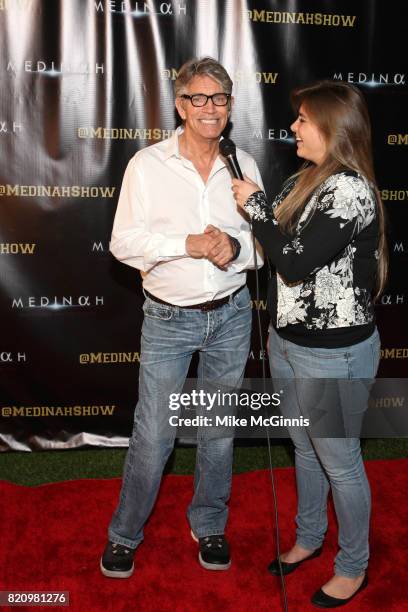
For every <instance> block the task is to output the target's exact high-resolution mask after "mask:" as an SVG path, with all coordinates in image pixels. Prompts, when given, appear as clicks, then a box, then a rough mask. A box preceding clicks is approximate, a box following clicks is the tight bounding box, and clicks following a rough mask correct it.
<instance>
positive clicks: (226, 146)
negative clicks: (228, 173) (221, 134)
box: [220, 138, 237, 157]
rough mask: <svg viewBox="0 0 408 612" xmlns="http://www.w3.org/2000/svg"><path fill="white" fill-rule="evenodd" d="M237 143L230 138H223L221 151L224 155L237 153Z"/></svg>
mask: <svg viewBox="0 0 408 612" xmlns="http://www.w3.org/2000/svg"><path fill="white" fill-rule="evenodd" d="M236 150H237V148H236V146H235V143H234V142H233V141H232V140H231V139H230V138H223V139H222V140H221V142H220V152H221V155H223V156H224V157H228V155H235V153H236Z"/></svg>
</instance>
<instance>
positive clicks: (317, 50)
mask: <svg viewBox="0 0 408 612" xmlns="http://www.w3.org/2000/svg"><path fill="white" fill-rule="evenodd" d="M403 23H404V20H403V19H402V16H401V15H400V14H399V12H398V10H397V7H396V6H394V4H393V3H389V2H383V1H382V0H378V1H377V0H358V1H356V2H343V1H341V0H252V1H251V0H247V1H246V0H174V1H173V0H172V1H169V2H160V1H156V0H149V1H147V2H140V1H138V2H135V1H134V0H124V1H122V0H110V1H108V0H0V86H1V87H0V195H1V203H0V326H1V333H0V377H1V380H0V418H1V430H0V447H1V449H2V450H9V449H16V450H18V449H20V450H35V449H46V448H70V447H79V446H81V445H84V444H93V445H110V446H117V445H125V444H126V442H127V436H129V435H130V431H131V427H132V421H133V409H134V405H135V402H136V400H137V391H138V389H137V381H138V367H139V359H140V328H141V323H142V303H143V299H144V298H143V294H142V291H141V280H140V276H139V274H138V272H137V271H135V270H134V269H133V268H130V267H127V266H125V265H123V264H120V263H118V262H116V261H115V260H114V259H113V257H112V256H111V255H110V253H109V239H110V233H111V228H112V222H113V217H114V213H115V208H116V205H117V200H118V196H119V190H120V185H121V180H122V176H123V172H124V170H125V167H126V164H127V162H128V160H129V159H130V157H132V156H133V155H134V153H135V152H136V151H138V150H139V149H141V148H144V147H146V146H149V145H150V144H153V143H155V142H157V141H159V140H161V139H164V138H167V137H168V136H169V135H171V134H172V133H173V131H174V129H175V127H176V126H177V117H176V113H175V110H174V95H173V84H174V80H175V78H176V76H177V70H178V69H179V67H180V66H181V65H182V64H183V63H184V62H185V61H186V60H187V59H189V58H191V57H194V56H203V55H211V56H213V57H215V58H217V59H219V60H220V61H221V63H222V64H223V65H224V66H225V67H226V68H227V70H228V71H229V73H230V75H231V77H232V79H233V81H234V90H233V94H234V96H235V107H234V111H233V115H232V121H231V125H230V134H229V135H230V137H231V138H232V139H233V140H234V141H235V142H236V144H237V145H238V146H239V147H241V148H243V149H245V150H246V151H248V152H249V153H251V154H252V155H253V156H254V157H255V159H256V160H257V162H258V164H259V167H260V169H261V172H262V176H263V179H264V183H265V186H266V189H267V192H268V194H269V195H270V196H273V194H274V193H276V192H277V190H278V189H279V186H280V184H281V182H282V180H283V179H284V178H286V177H287V176H288V175H289V174H290V173H291V172H293V171H294V170H295V169H296V167H298V165H299V160H298V159H297V158H296V154H295V147H294V140H293V138H292V136H291V132H290V128H289V126H290V124H291V123H292V121H293V114H292V110H291V108H290V104H289V92H290V90H291V89H292V88H293V87H295V86H298V85H300V84H304V83H307V82H308V81H311V80H314V79H323V78H324V79H335V80H343V81H347V82H349V83H354V84H355V85H357V86H358V87H360V88H361V89H362V91H363V92H364V94H365V96H366V99H367V102H368V105H369V109H370V113H371V118H372V123H373V132H374V154H375V165H376V172H377V179H378V183H379V186H380V190H381V193H382V197H383V200H384V202H385V204H386V207H387V210H388V214H389V246H390V254H391V276H390V280H389V284H388V287H387V289H386V292H385V294H384V295H383V297H382V299H381V300H380V302H379V304H378V306H377V318H378V325H379V329H380V332H381V337H382V343H383V350H382V360H381V369H380V375H381V376H383V377H402V376H404V375H405V374H406V369H407V364H408V326H407V324H406V319H407V315H408V301H407V300H408V291H407V283H408V275H407V273H406V263H407V254H408V238H407V231H408V230H407V227H408V224H407V212H406V210H407V203H408V183H407V172H406V161H405V164H404V165H403V159H405V160H406V158H404V155H405V156H406V152H407V145H408V134H407V125H406V109H407V82H406V79H407V75H406V74H405V72H404V70H405V68H406V51H405V42H406V35H405V36H404V32H403ZM249 285H250V288H251V290H252V292H253V295H254V291H253V290H254V285H255V283H254V278H253V274H252V273H251V274H250V275H249ZM265 285H266V273H265V271H262V274H261V296H260V299H259V300H256V299H255V298H254V300H253V311H254V315H255V314H256V310H257V309H258V310H260V314H261V320H262V324H263V327H264V331H266V328H267V325H268V315H267V312H266V298H265ZM254 320H255V318H254ZM264 359H265V354H264V353H263V352H262V351H261V349H260V344H259V340H258V339H257V335H256V333H255V331H254V332H253V341H252V347H251V353H250V356H249V360H248V367H247V372H246V374H247V376H249V377H258V376H260V375H261V366H262V360H264Z"/></svg>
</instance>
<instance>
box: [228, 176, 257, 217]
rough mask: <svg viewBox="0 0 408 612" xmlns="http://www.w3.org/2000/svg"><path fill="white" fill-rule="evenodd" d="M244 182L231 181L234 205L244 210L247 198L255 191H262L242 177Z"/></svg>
mask: <svg viewBox="0 0 408 612" xmlns="http://www.w3.org/2000/svg"><path fill="white" fill-rule="evenodd" d="M244 177H245V180H244V181H240V180H239V179H235V178H234V179H232V188H231V189H232V191H233V193H234V198H235V200H236V203H237V204H238V206H239V207H240V208H242V209H243V208H244V204H245V202H246V201H247V199H248V198H249V196H250V195H252V194H253V193H255V191H262V189H261V188H260V187H259V186H258V185H257V184H256V183H254V181H251V179H250V178H248V177H247V176H246V175H244Z"/></svg>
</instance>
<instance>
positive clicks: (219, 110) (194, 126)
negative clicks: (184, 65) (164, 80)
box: [176, 76, 233, 140]
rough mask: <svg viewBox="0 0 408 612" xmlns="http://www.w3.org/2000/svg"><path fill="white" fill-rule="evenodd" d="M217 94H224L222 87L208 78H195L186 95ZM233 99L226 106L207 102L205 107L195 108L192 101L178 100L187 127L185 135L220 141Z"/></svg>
mask: <svg viewBox="0 0 408 612" xmlns="http://www.w3.org/2000/svg"><path fill="white" fill-rule="evenodd" d="M215 93H224V92H223V89H222V87H221V85H220V84H219V83H217V81H214V79H212V78H210V77H208V76H195V77H193V78H192V79H191V81H190V82H189V84H188V86H187V91H186V94H188V95H189V96H192V95H193V94H206V95H207V96H211V95H212V94H215ZM232 102H233V99H232V98H231V100H230V103H229V104H227V105H226V106H215V104H214V103H213V101H212V100H210V99H209V100H207V104H206V105H205V106H200V107H197V106H193V105H192V104H191V101H190V100H187V99H185V98H176V107H177V110H178V113H179V115H180V117H181V118H182V119H183V121H184V123H185V125H184V127H185V133H186V136H188V137H193V138H199V139H205V140H218V139H219V137H220V135H221V132H222V131H223V129H224V128H225V126H226V124H227V121H228V116H229V113H230V109H231V106H232Z"/></svg>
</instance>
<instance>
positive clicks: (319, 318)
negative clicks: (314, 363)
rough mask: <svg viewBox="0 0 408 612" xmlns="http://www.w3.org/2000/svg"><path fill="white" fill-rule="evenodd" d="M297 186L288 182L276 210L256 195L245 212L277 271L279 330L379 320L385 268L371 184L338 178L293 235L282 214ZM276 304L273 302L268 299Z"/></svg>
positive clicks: (348, 175) (318, 195) (319, 193)
mask: <svg viewBox="0 0 408 612" xmlns="http://www.w3.org/2000/svg"><path fill="white" fill-rule="evenodd" d="M293 186H294V181H291V182H289V183H288V184H286V186H285V187H284V189H283V190H282V191H281V193H280V194H279V195H278V196H277V197H276V198H275V200H274V201H273V203H272V205H270V204H268V202H267V199H266V196H265V194H264V193H263V192H262V191H258V192H256V193H254V194H252V195H251V196H250V197H249V198H248V200H247V202H246V204H245V210H246V212H247V213H248V214H249V216H250V217H251V220H252V225H253V230H254V233H255V236H256V237H257V239H258V240H259V242H260V243H261V245H262V246H263V248H264V251H265V254H266V255H267V256H268V257H269V258H270V260H271V262H272V263H273V265H274V266H275V267H276V270H277V275H276V281H272V282H274V283H275V287H276V298H275V300H273V299H272V300H271V301H272V303H275V304H276V313H271V314H272V318H273V319H275V321H276V327H277V328H278V329H279V328H284V327H286V326H291V325H301V326H302V327H303V328H304V330H305V332H306V333H307V331H308V330H309V333H310V332H313V330H329V329H333V328H344V327H349V326H356V325H366V324H369V323H372V322H373V319H374V313H373V303H372V298H371V294H372V290H373V284H374V280H375V274H376V268H377V261H376V259H377V250H376V249H377V243H378V223H377V214H376V199H375V194H374V191H373V189H372V188H371V187H370V185H369V183H368V181H367V180H366V179H365V178H364V177H363V176H361V175H359V174H357V173H356V172H352V171H345V172H340V173H338V174H334V175H332V176H330V177H329V178H328V179H326V181H324V183H322V185H320V187H319V188H318V189H317V190H316V191H315V192H314V193H313V195H312V197H311V198H310V199H309V201H308V202H307V204H306V206H305V208H304V210H303V213H302V214H301V216H300V219H299V221H298V224H297V227H296V231H295V233H294V235H293V236H290V237H289V236H287V235H284V234H283V233H282V232H281V231H280V229H279V225H278V222H277V220H276V219H275V216H274V209H275V208H276V207H277V206H279V204H280V203H281V202H282V201H283V199H284V198H285V197H286V196H287V194H288V193H289V192H290V190H291V189H292V188H293ZM268 301H269V300H268Z"/></svg>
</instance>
